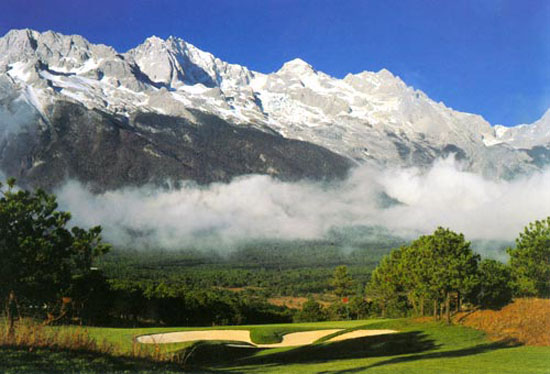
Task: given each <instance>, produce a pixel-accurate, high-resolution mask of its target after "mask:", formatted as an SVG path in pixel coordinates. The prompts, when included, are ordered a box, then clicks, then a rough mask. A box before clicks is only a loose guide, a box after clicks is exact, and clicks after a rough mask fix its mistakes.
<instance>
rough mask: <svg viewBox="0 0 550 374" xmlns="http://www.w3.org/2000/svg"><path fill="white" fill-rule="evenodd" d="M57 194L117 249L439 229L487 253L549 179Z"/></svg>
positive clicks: (441, 174) (443, 173)
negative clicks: (454, 233) (460, 236)
mask: <svg viewBox="0 0 550 374" xmlns="http://www.w3.org/2000/svg"><path fill="white" fill-rule="evenodd" d="M55 193H56V195H57V196H58V200H59V203H60V207H61V208H62V209H65V210H68V211H70V212H71V213H72V214H73V221H72V222H73V224H76V225H81V226H92V225H97V224H100V225H102V226H103V228H104V237H105V239H106V240H107V241H109V242H111V243H113V244H114V245H115V246H123V247H134V248H163V249H179V248H182V247H195V248H209V249H212V248H216V249H223V248H234V247H235V246H238V245H239V244H240V243H243V242H247V241H255V240H316V239H323V238H324V239H329V240H330V238H331V237H333V236H334V235H335V233H337V236H339V237H340V238H342V233H353V234H350V235H351V237H350V238H349V239H350V240H351V241H353V240H355V239H357V240H359V239H360V237H361V235H363V234H362V230H361V228H362V227H363V228H364V227H370V228H372V227H377V228H380V229H382V231H386V233H384V235H386V234H387V233H391V235H395V236H399V237H402V238H405V239H409V238H413V237H414V236H416V235H418V234H422V233H430V232H432V231H433V230H434V229H435V228H436V227H437V226H444V227H449V228H451V229H452V230H455V231H457V232H462V233H464V235H465V236H466V238H467V239H468V240H472V241H474V242H475V243H478V246H479V248H480V251H488V252H489V251H494V250H495V243H497V244H496V247H499V246H503V245H502V243H503V242H504V243H511V242H513V240H514V238H516V237H517V235H518V233H519V232H520V231H521V230H522V228H523V227H524V226H525V225H526V224H527V223H529V222H531V221H533V220H536V219H541V218H544V217H546V216H547V215H548V212H547V206H549V204H550V171H548V170H547V171H544V172H541V173H536V174H532V175H530V176H522V177H518V178H516V179H514V180H509V181H507V180H493V179H487V178H484V177H483V176H480V175H478V174H474V173H471V172H467V171H465V170H464V168H463V165H461V164H460V163H459V162H457V161H456V160H454V158H447V159H442V160H439V161H437V162H436V163H435V164H434V165H433V166H432V167H431V168H430V169H428V170H421V169H418V168H408V169H397V168H388V169H385V170H378V169H375V168H373V167H370V166H367V165H363V166H359V167H357V168H356V169H354V170H353V171H352V172H351V173H350V175H349V177H348V178H347V179H345V180H343V181H339V182H331V183H328V182H313V181H301V182H283V181H280V180H277V179H274V178H272V177H269V176H260V175H250V176H244V177H240V178H236V179H234V180H233V181H232V182H231V183H215V184H211V185H208V186H201V185H197V184H195V183H191V182H190V183H184V184H183V185H182V186H180V187H178V188H171V189H160V188H158V187H152V186H145V187H139V188H130V187H129V188H124V189H120V190H114V191H108V192H105V193H102V194H93V193H92V192H90V191H89V190H88V189H87V188H86V186H85V185H82V184H80V183H78V182H75V181H70V182H68V183H66V184H64V185H63V186H62V187H61V188H59V189H58V190H57V191H55ZM374 232H376V230H374V231H373V230H367V234H366V235H373V233H374ZM346 235H347V234H345V235H344V236H346ZM354 238H355V239H354ZM358 238H359V239H358ZM344 241H345V240H344ZM340 242H342V240H341V241H340ZM499 243H500V244H499ZM498 256H499V255H498V254H497V255H496V257H498Z"/></svg>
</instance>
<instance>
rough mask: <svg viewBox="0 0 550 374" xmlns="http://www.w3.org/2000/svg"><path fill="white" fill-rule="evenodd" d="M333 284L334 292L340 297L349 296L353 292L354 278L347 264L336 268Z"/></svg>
mask: <svg viewBox="0 0 550 374" xmlns="http://www.w3.org/2000/svg"><path fill="white" fill-rule="evenodd" d="M331 285H332V287H333V288H334V293H335V294H336V296H339V297H344V296H348V295H350V294H351V293H352V292H353V285H354V283H353V279H352V278H351V275H349V273H348V267H347V266H346V265H340V266H337V267H336V269H334V274H333V275H332V281H331Z"/></svg>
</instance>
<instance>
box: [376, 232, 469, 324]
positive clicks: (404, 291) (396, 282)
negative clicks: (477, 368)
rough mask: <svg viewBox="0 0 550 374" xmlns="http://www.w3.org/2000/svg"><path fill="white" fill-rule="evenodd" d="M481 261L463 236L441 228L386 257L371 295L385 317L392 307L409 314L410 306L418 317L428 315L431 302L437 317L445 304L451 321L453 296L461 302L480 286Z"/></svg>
mask: <svg viewBox="0 0 550 374" xmlns="http://www.w3.org/2000/svg"><path fill="white" fill-rule="evenodd" d="M478 261H479V255H476V254H474V253H473V251H472V249H471V248H470V243H469V242H467V241H466V240H465V239H464V236H463V235H462V234H457V233H454V232H452V231H451V230H449V229H444V228H442V227H439V228H438V229H437V230H435V232H434V233H433V234H431V235H423V236H421V237H419V238H418V239H416V240H415V241H413V242H412V243H411V244H410V245H408V246H402V247H400V248H399V249H395V250H393V251H392V252H391V253H390V254H389V255H388V256H386V257H385V258H384V259H383V260H382V261H381V263H380V265H379V266H378V267H377V268H376V269H375V271H374V272H373V274H372V277H371V280H370V282H369V285H368V286H367V295H368V296H369V297H370V298H372V300H373V301H374V302H375V304H377V305H378V306H379V308H380V310H381V313H382V315H383V316H385V315H386V314H387V310H388V307H391V308H392V309H393V310H395V309H397V310H403V309H405V310H406V305H407V304H411V305H412V307H413V309H414V312H415V314H424V304H425V302H426V301H427V300H431V301H432V302H433V304H434V316H435V315H437V310H438V308H437V305H439V304H440V303H442V302H444V303H445V304H444V305H445V309H446V314H447V320H448V321H449V320H450V304H451V294H452V293H454V294H457V295H458V297H457V298H458V300H460V298H461V297H463V295H468V294H469V293H471V291H472V289H473V288H474V287H475V286H476V285H477V282H478V279H477V266H478Z"/></svg>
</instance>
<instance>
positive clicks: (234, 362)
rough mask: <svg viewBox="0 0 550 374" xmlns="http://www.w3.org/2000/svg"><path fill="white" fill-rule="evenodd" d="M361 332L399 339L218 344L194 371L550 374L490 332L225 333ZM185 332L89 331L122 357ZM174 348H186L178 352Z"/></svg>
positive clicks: (35, 358) (50, 357) (547, 357)
mask: <svg viewBox="0 0 550 374" xmlns="http://www.w3.org/2000/svg"><path fill="white" fill-rule="evenodd" d="M361 325H368V328H393V329H397V330H399V331H400V332H399V333H397V334H393V335H385V336H378V337H376V336H374V337H367V338H359V339H353V340H348V341H343V342H335V343H320V344H315V345H312V346H305V347H297V348H278V349H268V350H256V349H250V348H245V349H243V348H240V349H239V348H227V347H223V346H220V345H219V344H216V343H205V344H202V346H200V347H199V348H198V349H197V350H196V355H195V356H193V357H194V365H195V368H196V369H198V370H200V371H202V370H203V369H206V370H208V371H214V372H230V373H325V374H329V373H362V372H365V373H404V374H406V373H411V374H413V373H414V374H416V373H417V374H430V373H434V374H435V373H437V374H445V373H453V374H454V373H457V374H461V373H464V374H476V373H482V374H491V373H495V374H496V373H499V374H500V373H502V374H506V373H510V374H512V373H514V374H515V373H522V374H531V373H532V374H548V373H550V369H549V368H550V347H527V346H512V347H510V346H507V345H505V344H502V343H498V342H491V341H489V340H487V339H486V337H485V334H484V333H483V332H480V331H477V330H473V329H471V328H467V327H462V326H446V325H442V324H435V323H422V324H419V323H415V322H411V321H407V320H405V321H403V320H393V321H392V320H388V321H375V320H373V321H346V322H324V323H307V324H291V325H268V326H238V327H233V326H231V327H219V328H224V329H226V328H238V329H247V328H251V329H252V330H257V335H258V336H261V337H262V339H273V336H278V335H280V334H281V332H283V331H289V332H290V331H296V329H300V330H306V329H320V328H352V329H353V328H357V327H360V326H361ZM181 330H193V329H174V328H156V329H150V328H148V329H107V328H105V329H100V328H90V329H89V331H90V334H92V335H93V336H95V337H96V338H98V339H105V340H107V341H109V342H112V343H115V344H120V347H121V348H120V350H121V351H123V350H130V349H132V338H133V337H134V336H136V335H140V334H150V333H157V332H166V331H181ZM180 347H181V345H180ZM172 348H173V349H175V348H179V347H178V346H177V345H175V346H174V347H172ZM46 369H47V370H46ZM41 370H42V371H41ZM177 371H178V369H177V368H176V367H172V366H158V365H153V364H151V363H147V362H139V361H135V360H134V361H129V360H125V359H122V358H112V357H106V356H99V355H98V356H94V355H90V354H76V355H75V354H70V353H63V352H54V353H52V352H47V351H39V352H33V353H29V352H24V351H15V350H10V349H0V372H6V373H24V374H26V373H37V372H43V373H50V372H51V373H65V372H67V373H70V372H86V373H94V374H95V373H106V372H109V373H110V372H128V373H134V372H135V373H138V372H139V373H153V372H159V373H160V372H163V373H172V372H177ZM193 371H194V370H193Z"/></svg>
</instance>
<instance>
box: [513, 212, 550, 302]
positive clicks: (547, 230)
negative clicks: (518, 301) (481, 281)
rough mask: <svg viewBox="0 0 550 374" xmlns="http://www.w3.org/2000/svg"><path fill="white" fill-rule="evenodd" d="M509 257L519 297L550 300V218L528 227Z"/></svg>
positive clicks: (517, 240) (521, 234)
mask: <svg viewBox="0 0 550 374" xmlns="http://www.w3.org/2000/svg"><path fill="white" fill-rule="evenodd" d="M508 254H509V255H510V266H511V269H512V275H513V282H514V286H515V289H516V293H517V295H518V296H540V297H550V217H548V218H546V219H545V220H540V221H535V222H531V223H530V224H529V225H528V226H527V227H525V229H524V230H523V232H522V233H520V234H519V237H518V238H517V239H516V248H514V249H511V248H510V249H508Z"/></svg>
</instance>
